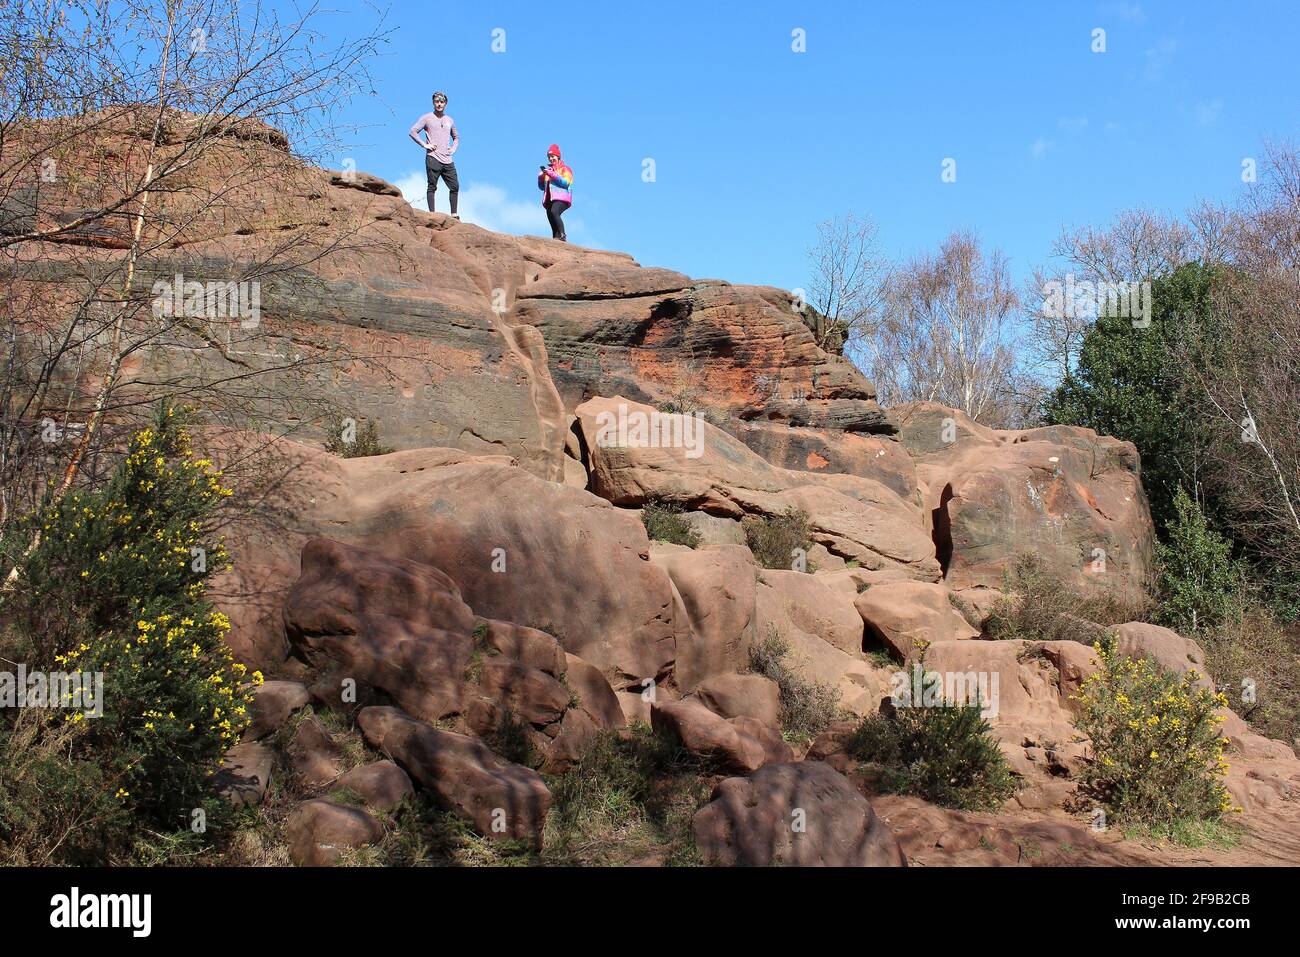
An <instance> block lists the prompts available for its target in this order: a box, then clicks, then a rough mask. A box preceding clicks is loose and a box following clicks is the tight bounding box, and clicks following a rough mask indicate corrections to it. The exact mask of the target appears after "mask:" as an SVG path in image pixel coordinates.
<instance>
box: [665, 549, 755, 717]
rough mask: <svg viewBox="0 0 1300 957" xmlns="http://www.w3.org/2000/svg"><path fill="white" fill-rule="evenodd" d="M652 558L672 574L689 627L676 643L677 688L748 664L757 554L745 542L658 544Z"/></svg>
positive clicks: (753, 621)
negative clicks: (742, 543)
mask: <svg viewBox="0 0 1300 957" xmlns="http://www.w3.org/2000/svg"><path fill="white" fill-rule="evenodd" d="M650 559H651V561H653V562H654V563H655V564H656V565H658V566H659V567H660V568H662V569H664V571H666V572H667V573H668V576H669V578H671V579H672V582H673V585H674V587H675V588H676V589H677V593H678V595H680V596H681V599H682V605H683V608H684V610H685V612H686V619H687V621H686V624H687V625H688V626H689V631H688V632H687V634H686V635H685V636H683V637H680V638H678V641H677V659H676V667H675V669H674V674H675V676H676V679H677V686H678V688H680V689H681V690H682V691H690V690H692V689H693V688H695V686H696V685H698V684H699V683H700V682H701V681H703V680H705V679H707V678H708V677H710V676H711V675H717V674H723V673H726V672H733V671H739V670H740V669H741V668H743V667H745V664H746V662H747V658H748V652H749V646H750V645H751V644H752V643H753V640H754V633H755V630H756V621H755V591H754V588H755V574H756V569H755V566H754V556H753V555H751V554H750V552H749V549H748V548H745V547H744V546H743V545H719V546H712V547H701V548H698V549H690V548H686V547H685V546H682V545H669V544H665V543H663V542H654V543H652V544H651V546H650Z"/></svg>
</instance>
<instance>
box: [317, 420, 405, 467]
mask: <svg viewBox="0 0 1300 957" xmlns="http://www.w3.org/2000/svg"><path fill="white" fill-rule="evenodd" d="M326 432H327V436H328V437H327V438H326V439H325V450H326V451H327V452H333V453H334V454H335V455H337V456H340V457H341V458H345V459H359V458H364V457H366V456H369V455H387V454H388V453H389V452H391V451H393V450H392V449H390V448H387V447H385V446H384V445H383V443H381V442H380V441H379V426H378V425H376V424H375V421H374V420H373V419H364V420H362V421H360V422H358V421H357V420H356V419H355V418H352V417H350V416H341V415H336V416H333V417H331V419H330V421H329V424H328V425H327V427H326Z"/></svg>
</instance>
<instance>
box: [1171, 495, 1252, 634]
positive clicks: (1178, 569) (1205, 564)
mask: <svg viewBox="0 0 1300 957" xmlns="http://www.w3.org/2000/svg"><path fill="white" fill-rule="evenodd" d="M1173 508H1174V518H1173V520H1172V521H1171V522H1170V523H1169V527H1168V529H1167V531H1166V533H1165V540H1164V541H1162V542H1160V543H1158V544H1157V545H1156V556H1157V558H1158V560H1159V566H1160V579H1159V586H1158V587H1159V594H1160V606H1159V611H1158V615H1157V618H1158V620H1159V622H1160V623H1161V624H1162V625H1168V626H1169V627H1170V628H1172V629H1174V630H1175V631H1177V632H1180V633H1181V634H1184V635H1195V634H1197V633H1198V632H1199V631H1200V630H1202V629H1204V628H1212V627H1214V626H1215V625H1218V624H1220V623H1222V622H1223V621H1225V620H1226V619H1227V618H1229V617H1230V616H1231V615H1232V614H1233V611H1234V608H1235V606H1236V603H1237V599H1238V596H1239V595H1240V593H1241V591H1242V571H1241V567H1240V566H1239V565H1238V563H1236V562H1234V561H1233V559H1232V544H1231V543H1230V542H1229V541H1228V540H1227V539H1226V538H1224V537H1223V536H1222V535H1220V534H1219V533H1218V532H1216V531H1215V530H1214V529H1213V528H1211V527H1210V524H1209V522H1208V521H1207V520H1206V518H1205V514H1204V513H1203V512H1202V511H1201V507H1200V505H1199V504H1198V503H1197V502H1196V501H1194V500H1193V499H1192V497H1191V496H1190V495H1188V494H1187V492H1186V491H1185V490H1184V489H1182V488H1179V489H1178V491H1177V492H1176V493H1175V494H1174V502H1173Z"/></svg>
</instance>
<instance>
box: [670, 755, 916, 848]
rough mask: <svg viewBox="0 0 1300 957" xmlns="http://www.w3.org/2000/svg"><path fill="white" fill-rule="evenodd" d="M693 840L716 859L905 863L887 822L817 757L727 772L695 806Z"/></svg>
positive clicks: (838, 774)
mask: <svg viewBox="0 0 1300 957" xmlns="http://www.w3.org/2000/svg"><path fill="white" fill-rule="evenodd" d="M692 826H693V830H694V832H695V844H696V846H697V847H698V848H699V849H700V852H701V853H702V854H703V855H704V857H705V859H706V860H708V861H709V862H710V863H713V864H721V865H724V866H736V865H740V866H747V867H767V866H769V865H772V864H779V865H785V866H790V867H809V866H821V867H905V866H906V865H907V859H906V858H905V857H904V856H903V852H902V850H901V849H900V848H899V846H898V841H897V840H896V839H895V838H894V835H893V833H892V832H891V831H890V830H889V827H888V826H887V825H886V824H885V823H884V822H883V821H882V820H881V819H880V818H879V817H877V816H876V813H875V811H873V810H872V808H871V805H870V804H869V803H868V802H867V799H866V798H864V797H863V796H862V795H861V794H860V793H858V791H857V789H856V788H854V786H853V785H852V784H851V783H850V782H849V780H848V779H847V778H846V777H844V775H842V774H840V773H839V772H838V771H835V770H834V769H833V768H831V767H830V766H829V765H827V764H823V763H822V762H820V761H802V762H799V763H796V764H770V765H768V766H767V767H765V768H763V769H762V770H760V771H757V772H755V773H754V774H752V775H750V776H749V777H747V778H727V779H726V780H724V781H722V782H721V783H720V784H719V785H718V786H717V788H716V789H715V790H714V792H713V798H712V800H711V801H710V802H709V803H708V804H706V805H705V806H704V807H702V808H701V809H700V810H699V811H698V812H696V814H695V819H694V821H693V825H692Z"/></svg>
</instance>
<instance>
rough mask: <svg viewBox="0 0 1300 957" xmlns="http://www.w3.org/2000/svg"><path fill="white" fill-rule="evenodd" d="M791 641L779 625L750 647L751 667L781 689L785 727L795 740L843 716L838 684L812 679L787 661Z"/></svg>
mask: <svg viewBox="0 0 1300 957" xmlns="http://www.w3.org/2000/svg"><path fill="white" fill-rule="evenodd" d="M789 655H790V643H789V642H788V641H786V640H785V638H783V637H781V635H780V634H778V633H777V632H776V630H775V629H773V630H771V631H769V633H768V635H767V637H766V638H764V639H763V640H762V641H760V642H758V643H757V644H755V645H752V646H751V647H750V649H749V670H750V671H752V672H754V673H755V674H760V675H762V676H763V677H765V678H770V679H771V680H772V681H775V682H776V685H777V687H778V688H779V689H780V691H781V730H782V732H783V733H784V735H785V737H787V738H789V739H791V740H794V741H808V740H811V739H812V738H814V737H816V736H817V735H818V734H820V733H821V732H822V731H825V730H826V728H828V727H829V726H830V724H831V722H832V721H834V720H835V719H836V717H838V716H839V712H840V693H839V690H838V689H836V688H835V686H834V685H829V684H821V683H818V682H816V681H809V680H808V679H807V678H805V677H803V676H802V675H800V674H798V673H797V672H795V671H794V670H793V669H792V668H791V667H790V666H789V664H788V663H787V660H786V659H787V658H788V657H789Z"/></svg>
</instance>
